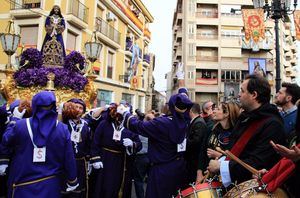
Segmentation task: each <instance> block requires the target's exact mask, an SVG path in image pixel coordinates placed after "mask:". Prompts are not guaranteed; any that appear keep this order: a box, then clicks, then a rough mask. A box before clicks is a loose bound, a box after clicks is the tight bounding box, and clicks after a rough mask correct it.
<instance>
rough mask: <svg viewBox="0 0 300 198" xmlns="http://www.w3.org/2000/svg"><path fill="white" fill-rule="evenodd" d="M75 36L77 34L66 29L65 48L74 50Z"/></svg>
mask: <svg viewBox="0 0 300 198" xmlns="http://www.w3.org/2000/svg"><path fill="white" fill-rule="evenodd" d="M76 38H77V35H76V34H75V33H73V32H71V31H68V34H67V48H66V49H67V50H69V51H73V50H76Z"/></svg>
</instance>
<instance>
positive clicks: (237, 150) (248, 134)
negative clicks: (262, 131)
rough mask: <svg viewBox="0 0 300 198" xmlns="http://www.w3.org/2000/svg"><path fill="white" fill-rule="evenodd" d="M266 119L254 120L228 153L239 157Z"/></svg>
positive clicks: (227, 158)
mask: <svg viewBox="0 0 300 198" xmlns="http://www.w3.org/2000/svg"><path fill="white" fill-rule="evenodd" d="M267 119H269V118H268V117H267V118H264V119H261V120H256V121H254V122H253V123H251V124H250V126H249V127H248V128H247V129H246V131H245V132H244V133H243V134H242V136H241V137H240V138H239V139H238V141H237V142H236V143H235V144H234V145H233V147H232V149H231V150H230V152H231V153H232V154H234V155H235V156H236V157H239V155H240V154H241V153H242V152H243V150H244V148H245V146H246V145H247V144H248V142H249V140H250V139H251V138H252V137H253V135H254V134H256V131H257V129H259V127H261V126H262V125H263V123H265V121H266V120H267ZM226 160H230V158H229V157H226Z"/></svg>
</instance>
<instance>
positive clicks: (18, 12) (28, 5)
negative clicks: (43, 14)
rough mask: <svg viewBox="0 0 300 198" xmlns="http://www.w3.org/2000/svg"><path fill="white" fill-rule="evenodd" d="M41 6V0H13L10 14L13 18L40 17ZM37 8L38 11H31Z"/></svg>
mask: <svg viewBox="0 0 300 198" xmlns="http://www.w3.org/2000/svg"><path fill="white" fill-rule="evenodd" d="M40 8H41V0H11V1H10V10H11V11H10V14H11V15H12V17H13V18H16V19H18V18H37V17H40V13H39V10H40ZM30 9H36V12H32V11H30Z"/></svg>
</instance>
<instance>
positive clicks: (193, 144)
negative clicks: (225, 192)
mask: <svg viewBox="0 0 300 198" xmlns="http://www.w3.org/2000/svg"><path fill="white" fill-rule="evenodd" d="M207 136H208V128H207V126H206V123H205V121H204V120H203V118H201V117H200V116H198V117H196V118H195V119H194V120H193V121H192V122H191V123H190V124H189V127H188V132H187V137H186V138H187V145H186V152H185V155H184V157H185V160H186V162H187V170H188V174H189V179H188V180H190V181H189V182H195V179H196V174H197V170H198V169H200V170H202V171H203V172H204V171H205V169H206V167H207V154H206V148H207V147H206V142H207Z"/></svg>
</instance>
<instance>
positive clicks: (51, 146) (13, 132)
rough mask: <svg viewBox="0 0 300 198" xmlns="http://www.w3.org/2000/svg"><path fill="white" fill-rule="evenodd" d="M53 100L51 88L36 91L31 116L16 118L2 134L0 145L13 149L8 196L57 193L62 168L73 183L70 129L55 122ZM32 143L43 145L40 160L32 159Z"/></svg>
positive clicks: (24, 197) (18, 197)
mask: <svg viewBox="0 0 300 198" xmlns="http://www.w3.org/2000/svg"><path fill="white" fill-rule="evenodd" d="M55 102H56V100H55V96H54V94H53V93H52V92H47V91H43V92H40V93H38V94H36V95H35V96H34V97H33V99H32V110H33V116H32V117H31V118H28V119H21V120H19V121H17V122H16V124H15V125H14V126H13V127H12V128H9V129H8V130H6V131H5V133H4V135H3V138H2V145H3V146H4V147H7V148H9V149H12V151H13V153H12V155H11V162H10V164H9V179H8V188H9V189H8V190H9V193H8V194H9V195H8V197H14V198H33V197H41V198H52V197H60V190H61V177H60V176H61V174H62V173H64V172H66V175H67V177H68V183H69V185H74V186H75V185H76V184H77V178H76V177H77V174H76V163H75V158H74V154H73V150H72V144H71V140H70V133H69V131H68V129H67V126H66V125H64V124H62V123H61V122H57V113H56V105H55ZM45 106H47V107H48V109H47V108H46V109H45V108H44V107H45ZM30 129H31V131H32V134H31V135H30V133H29V131H30ZM34 145H36V147H38V148H42V147H45V148H46V155H45V161H44V162H33V151H34Z"/></svg>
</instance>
